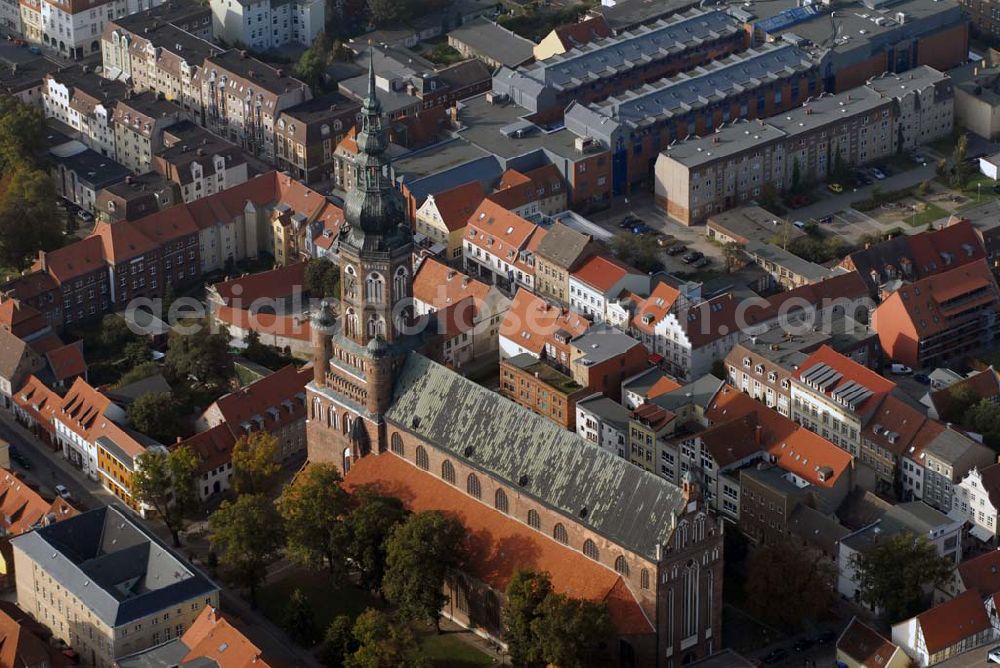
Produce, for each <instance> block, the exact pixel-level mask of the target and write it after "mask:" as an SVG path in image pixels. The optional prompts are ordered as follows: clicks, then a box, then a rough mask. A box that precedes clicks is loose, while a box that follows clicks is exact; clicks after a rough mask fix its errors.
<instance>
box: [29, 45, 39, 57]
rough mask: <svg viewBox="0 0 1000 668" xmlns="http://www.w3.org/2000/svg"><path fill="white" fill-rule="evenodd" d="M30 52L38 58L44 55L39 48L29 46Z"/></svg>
mask: <svg viewBox="0 0 1000 668" xmlns="http://www.w3.org/2000/svg"><path fill="white" fill-rule="evenodd" d="M28 51H30V52H31V53H33V54H35V55H36V56H40V55H42V50H41V49H39V48H38V47H37V46H29V47H28Z"/></svg>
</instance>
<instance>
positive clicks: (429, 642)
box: [420, 631, 493, 668]
mask: <svg viewBox="0 0 1000 668" xmlns="http://www.w3.org/2000/svg"><path fill="white" fill-rule="evenodd" d="M466 633H468V632H466ZM420 649H421V653H422V654H423V655H424V657H426V658H427V659H429V660H430V662H431V665H432V666H436V667H439V668H452V667H454V668H474V667H475V666H489V665H492V663H493V659H492V658H491V657H489V656H487V655H486V654H483V653H482V652H480V651H479V650H477V649H476V648H475V647H472V646H471V645H469V644H468V643H466V642H464V641H463V640H461V638H459V637H458V634H457V633H444V634H442V635H436V634H435V633H434V632H433V631H431V632H430V633H428V634H427V635H425V636H424V637H423V639H422V640H421V641H420Z"/></svg>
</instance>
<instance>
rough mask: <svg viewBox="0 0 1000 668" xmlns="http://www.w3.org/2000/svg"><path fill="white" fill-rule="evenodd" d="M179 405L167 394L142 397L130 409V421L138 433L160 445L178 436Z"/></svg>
mask: <svg viewBox="0 0 1000 668" xmlns="http://www.w3.org/2000/svg"><path fill="white" fill-rule="evenodd" d="M177 419H178V415H177V404H176V403H175V402H174V399H173V397H171V396H170V395H169V394H167V393H166V392H153V393H150V394H143V395H140V396H139V397H138V398H137V399H136V400H135V401H133V402H132V405H131V406H129V407H128V421H129V423H130V424H131V425H132V426H133V427H135V429H136V430H137V431H139V432H140V433H142V434H145V435H146V436H149V437H150V438H154V439H156V440H157V441H159V442H160V443H173V442H174V440H175V437H176V436H177Z"/></svg>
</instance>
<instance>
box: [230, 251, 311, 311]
mask: <svg viewBox="0 0 1000 668" xmlns="http://www.w3.org/2000/svg"><path fill="white" fill-rule="evenodd" d="M305 283H306V263H305V262H298V263H296V264H290V265H287V266H284V267H279V268H277V269H272V270H270V271H262V272H258V273H256V274H247V275H245V276H239V277H237V278H233V279H230V280H228V281H223V282H221V283H216V284H215V285H213V286H212V287H213V288H214V289H215V292H216V293H217V294H218V295H219V298H220V299H222V302H223V303H224V304H226V305H227V306H233V307H236V308H244V309H246V308H250V306H251V304H252V303H253V302H254V301H256V300H258V299H283V298H285V297H290V296H291V295H293V294H294V293H295V291H296V290H299V291H300V293H303V292H305Z"/></svg>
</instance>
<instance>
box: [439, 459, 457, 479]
mask: <svg viewBox="0 0 1000 668" xmlns="http://www.w3.org/2000/svg"><path fill="white" fill-rule="evenodd" d="M441 479H442V480H444V481H445V482H450V483H451V484H452V485H454V484H455V467H454V466H452V465H451V462H449V461H448V460H447V459H446V460H444V461H443V462H441Z"/></svg>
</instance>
